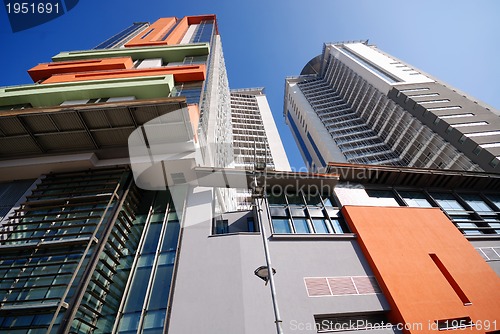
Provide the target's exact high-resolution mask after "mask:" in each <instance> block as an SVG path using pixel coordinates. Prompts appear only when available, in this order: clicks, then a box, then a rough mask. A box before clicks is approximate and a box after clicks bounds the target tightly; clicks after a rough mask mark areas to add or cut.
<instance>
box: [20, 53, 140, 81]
mask: <svg viewBox="0 0 500 334" xmlns="http://www.w3.org/2000/svg"><path fill="white" fill-rule="evenodd" d="M133 66H134V63H133V61H132V58H130V57H116V58H105V59H90V60H78V61H64V62H55V63H46V64H38V65H37V66H35V67H33V68H32V69H30V70H28V74H29V75H30V77H31V79H33V81H34V82H38V81H40V80H45V79H47V78H49V77H50V76H52V75H54V74H62V73H77V72H89V71H103V70H122V69H129V68H132V67H133Z"/></svg>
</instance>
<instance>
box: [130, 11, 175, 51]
mask: <svg viewBox="0 0 500 334" xmlns="http://www.w3.org/2000/svg"><path fill="white" fill-rule="evenodd" d="M176 23H177V18H175V17H167V18H161V19H159V20H157V21H156V22H154V23H153V24H151V25H150V26H149V27H148V28H146V29H145V30H144V31H142V32H141V33H140V34H139V35H137V36H135V37H134V38H133V39H132V40H131V41H129V42H128V43H126V44H125V47H127V48H131V47H139V46H154V45H167V44H169V43H168V42H167V41H166V40H162V39H163V37H164V36H165V35H166V34H167V33H168V32H169V30H170V29H172V27H173V26H174V25H175V24H176Z"/></svg>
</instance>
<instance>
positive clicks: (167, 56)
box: [52, 43, 210, 63]
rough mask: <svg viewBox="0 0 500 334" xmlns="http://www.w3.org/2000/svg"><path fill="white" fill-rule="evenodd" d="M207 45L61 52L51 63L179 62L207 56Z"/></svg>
mask: <svg viewBox="0 0 500 334" xmlns="http://www.w3.org/2000/svg"><path fill="white" fill-rule="evenodd" d="M209 50H210V49H209V44H208V43H200V44H186V45H173V46H160V47H158V46H147V47H140V48H119V49H103V50H88V51H71V52H61V53H59V54H58V55H55V56H54V57H52V61H54V62H57V61H72V60H83V59H100V58H110V57H127V56H128V57H131V58H132V59H133V60H134V61H135V60H138V59H151V58H162V59H163V63H171V62H181V61H183V60H184V58H185V57H196V56H205V55H208V54H209Z"/></svg>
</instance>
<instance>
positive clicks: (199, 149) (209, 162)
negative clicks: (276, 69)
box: [0, 15, 289, 334]
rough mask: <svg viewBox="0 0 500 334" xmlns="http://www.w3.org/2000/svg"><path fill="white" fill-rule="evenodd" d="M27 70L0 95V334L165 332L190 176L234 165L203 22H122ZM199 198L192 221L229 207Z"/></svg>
mask: <svg viewBox="0 0 500 334" xmlns="http://www.w3.org/2000/svg"><path fill="white" fill-rule="evenodd" d="M28 73H29V74H30V76H31V78H32V79H33V81H34V82H35V84H28V85H23V86H15V87H3V88H0V129H1V130H0V131H1V133H2V135H1V138H0V142H1V143H0V147H1V148H0V175H1V176H0V189H1V190H0V210H1V211H0V217H1V218H0V219H1V221H0V229H1V231H0V253H1V256H0V332H1V333H150V334H151V333H163V332H166V331H167V330H168V327H169V321H168V319H169V318H170V313H171V310H172V298H173V294H172V293H171V292H172V291H173V286H174V282H175V272H176V270H175V268H176V265H177V263H178V257H177V255H178V251H179V249H180V245H181V242H180V240H181V235H182V233H181V231H182V229H181V227H182V226H184V222H187V221H189V223H186V226H189V225H196V224H197V221H196V219H197V218H196V217H195V216H193V217H194V218H193V219H191V218H190V216H189V215H187V216H186V215H185V210H186V209H185V203H186V201H187V200H186V198H187V195H188V194H189V189H191V187H194V185H193V184H195V183H197V182H198V181H197V179H196V178H197V176H196V173H195V172H194V169H193V168H194V167H195V166H211V167H212V168H214V167H218V168H222V167H228V168H232V167H234V164H235V158H234V153H235V152H234V149H233V132H232V130H231V129H232V119H231V117H232V113H231V98H230V91H229V84H228V80H227V73H226V68H225V64H224V56H223V52H222V44H221V39H220V36H219V34H218V29H217V22H216V17H215V15H201V16H186V17H184V18H181V19H178V18H173V17H170V18H162V19H159V20H157V21H155V22H153V23H151V24H150V23H134V24H133V25H132V26H130V27H128V28H126V29H125V30H123V31H122V32H120V33H118V34H116V35H114V36H112V37H111V38H109V39H108V40H106V41H105V42H103V43H101V44H99V45H98V46H97V47H95V48H94V49H91V50H85V51H71V52H62V53H60V54H58V55H56V56H54V57H53V59H52V62H51V63H45V64H39V65H37V66H35V67H33V68H32V69H30V70H29V71H28ZM260 93H261V92H260ZM260 93H259V94H260ZM263 96H264V95H263ZM255 100H256V101H259V103H258V105H259V106H260V105H262V106H264V105H267V102H265V96H264V102H262V101H261V99H260V97H259V98H257V97H256V99H255ZM267 108H268V107H267ZM264 112H266V114H265V116H262V118H261V122H260V123H259V124H260V125H263V124H264V126H265V127H266V129H267V127H268V126H269V124H271V123H272V119H271V120H270V121H269V120H268V119H267V118H269V117H271V114H270V111H269V110H268V109H266V110H265V111H264ZM244 113H245V112H244V111H242V110H240V111H239V115H240V119H241V120H243V119H244ZM252 113H253V115H254V116H255V115H257V116H258V111H257V112H255V111H254V110H252ZM266 117H267V118H266ZM273 125H274V123H273ZM274 127H275V125H274ZM264 134H265V133H260V135H259V136H258V138H257V141H258V142H261V141H262V142H267V139H266V138H265V137H263V136H264ZM276 135H277V132H276ZM249 140H250V139H249ZM274 141H278V142H281V140H279V137H278V138H273V143H272V145H274ZM272 145H271V146H272ZM237 153H238V152H237ZM280 153H281V154H283V156H280V157H279V158H278V156H277V157H276V159H277V160H276V161H275V160H272V161H270V163H273V164H279V163H285V164H286V166H288V163H287V160H286V156H284V151H283V150H282V147H281V152H280ZM238 154H240V153H238ZM280 159H284V160H280ZM288 168H289V167H288ZM243 181H244V182H243V184H242V185H241V187H243V188H245V189H247V188H248V185H247V184H246V179H243ZM236 184H239V183H238V182H236ZM210 189H211V192H210V200H209V202H208V203H207V204H209V205H210V207H211V208H212V209H213V210H210V212H208V213H207V212H205V213H206V214H207V216H203V219H209V220H210V221H211V217H212V216H213V215H214V214H216V213H220V212H225V211H230V210H231V209H234V208H236V203H237V202H236V200H235V196H234V194H235V193H236V192H237V190H236V189H230V188H229V187H227V186H220V187H212V188H210ZM249 228H253V227H249V226H247V227H246V229H249Z"/></svg>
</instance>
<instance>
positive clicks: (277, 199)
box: [267, 194, 286, 205]
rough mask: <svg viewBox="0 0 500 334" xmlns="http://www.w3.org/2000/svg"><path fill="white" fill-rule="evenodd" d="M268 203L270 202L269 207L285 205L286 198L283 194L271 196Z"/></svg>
mask: <svg viewBox="0 0 500 334" xmlns="http://www.w3.org/2000/svg"><path fill="white" fill-rule="evenodd" d="M267 201H268V202H269V205H285V204H286V201H285V196H284V195H283V194H280V195H273V194H270V195H269V196H268V198H267Z"/></svg>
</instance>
